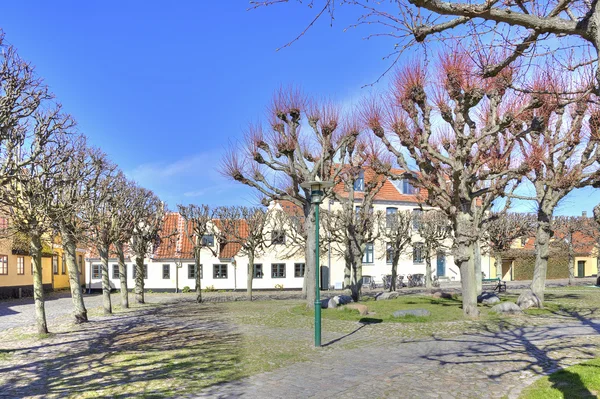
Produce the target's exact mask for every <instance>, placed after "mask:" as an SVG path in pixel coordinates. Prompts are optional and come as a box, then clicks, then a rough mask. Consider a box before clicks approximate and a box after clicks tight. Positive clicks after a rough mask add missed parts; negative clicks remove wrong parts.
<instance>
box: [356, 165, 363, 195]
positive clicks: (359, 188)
mask: <svg viewBox="0 0 600 399" xmlns="http://www.w3.org/2000/svg"><path fill="white" fill-rule="evenodd" d="M354 191H365V171H364V170H361V171H360V172H358V177H357V178H356V180H354Z"/></svg>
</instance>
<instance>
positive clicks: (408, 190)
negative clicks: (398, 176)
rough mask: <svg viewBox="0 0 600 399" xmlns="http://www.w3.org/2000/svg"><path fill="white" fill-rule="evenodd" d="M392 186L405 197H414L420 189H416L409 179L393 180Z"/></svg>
mask: <svg viewBox="0 0 600 399" xmlns="http://www.w3.org/2000/svg"><path fill="white" fill-rule="evenodd" d="M392 184H393V185H394V187H396V189H397V190H398V191H399V192H400V193H402V194H404V195H414V194H417V193H418V192H419V189H418V188H415V187H414V186H413V185H412V183H411V181H410V180H409V179H402V180H392Z"/></svg>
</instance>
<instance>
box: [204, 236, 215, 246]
mask: <svg viewBox="0 0 600 399" xmlns="http://www.w3.org/2000/svg"><path fill="white" fill-rule="evenodd" d="M202 246H203V247H214V246H215V236H214V235H212V234H207V235H204V236H202Z"/></svg>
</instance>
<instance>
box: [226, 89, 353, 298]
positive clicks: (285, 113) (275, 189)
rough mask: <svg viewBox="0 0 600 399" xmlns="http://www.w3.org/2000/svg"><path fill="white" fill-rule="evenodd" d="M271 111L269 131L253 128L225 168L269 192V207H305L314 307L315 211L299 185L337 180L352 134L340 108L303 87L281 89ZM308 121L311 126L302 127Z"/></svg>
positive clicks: (307, 284)
mask: <svg viewBox="0 0 600 399" xmlns="http://www.w3.org/2000/svg"><path fill="white" fill-rule="evenodd" d="M268 114H269V130H267V131H265V129H263V127H262V126H261V125H255V126H250V128H249V129H248V132H247V134H246V138H245V142H244V143H243V147H242V151H239V150H238V149H237V148H232V149H231V150H230V152H229V153H228V154H227V156H226V157H225V159H224V161H223V165H222V171H223V173H224V174H225V175H226V176H228V177H230V178H231V179H233V180H235V181H238V182H241V183H243V184H245V185H248V186H250V187H253V188H254V189H256V190H257V191H258V192H259V193H260V194H261V195H262V196H264V199H265V202H266V203H265V205H268V202H269V201H281V200H285V201H290V202H291V203H293V204H294V205H296V206H298V207H299V208H300V209H302V211H303V216H304V223H305V229H304V231H305V232H306V246H305V259H306V272H305V275H304V290H305V291H304V293H305V294H306V298H307V305H308V306H309V307H312V306H314V299H315V288H316V287H315V273H316V270H315V265H316V262H315V217H314V211H315V209H314V204H312V203H311V193H310V190H309V189H306V188H302V187H301V186H300V184H302V183H305V182H309V181H314V180H316V179H317V178H320V179H321V180H331V181H332V180H334V178H335V176H336V174H337V173H338V172H339V169H337V168H335V167H334V166H333V162H334V160H335V157H336V156H337V155H338V153H339V151H340V148H341V147H343V146H345V145H346V141H347V137H346V136H344V135H343V134H341V131H340V130H341V129H339V128H338V127H339V110H338V108H337V107H335V106H333V105H332V104H330V103H324V104H317V103H316V102H315V101H307V100H306V99H305V98H304V96H303V95H302V94H301V93H300V91H299V90H295V89H288V90H283V89H282V90H280V91H279V92H277V93H276V95H275V96H274V100H273V103H272V105H271V107H270V109H269V112H268ZM303 123H306V124H307V125H308V126H305V127H304V128H303V127H302V124H303ZM327 191H329V190H327ZM325 194H328V193H327V192H326V193H325Z"/></svg>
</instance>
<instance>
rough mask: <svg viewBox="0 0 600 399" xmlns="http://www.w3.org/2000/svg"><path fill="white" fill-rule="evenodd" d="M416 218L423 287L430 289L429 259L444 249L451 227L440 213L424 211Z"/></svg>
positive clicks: (444, 215) (446, 218)
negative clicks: (420, 244) (421, 256)
mask: <svg viewBox="0 0 600 399" xmlns="http://www.w3.org/2000/svg"><path fill="white" fill-rule="evenodd" d="M416 217H417V220H416V222H417V223H416V224H417V232H418V233H419V236H420V237H421V240H423V241H422V243H423V244H422V245H423V247H422V248H423V253H424V254H425V287H426V288H431V273H432V270H431V257H432V256H434V255H435V254H437V252H438V251H439V250H440V249H441V248H444V247H445V241H446V240H447V239H448V238H449V237H451V232H452V227H451V225H450V221H449V220H448V217H447V216H446V214H445V213H444V212H442V211H438V210H433V209H432V210H426V211H424V212H421V213H419V214H418V215H417V216H416ZM475 277H476V278H477V276H475Z"/></svg>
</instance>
